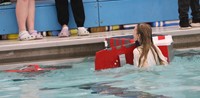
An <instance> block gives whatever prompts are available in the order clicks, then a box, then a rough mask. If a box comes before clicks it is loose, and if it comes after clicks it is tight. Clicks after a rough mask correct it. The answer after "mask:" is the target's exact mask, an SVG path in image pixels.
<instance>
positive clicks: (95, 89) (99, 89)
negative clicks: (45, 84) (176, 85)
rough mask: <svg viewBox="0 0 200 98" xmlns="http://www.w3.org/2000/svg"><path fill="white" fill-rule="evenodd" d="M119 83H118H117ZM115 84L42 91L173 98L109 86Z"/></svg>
mask: <svg viewBox="0 0 200 98" xmlns="http://www.w3.org/2000/svg"><path fill="white" fill-rule="evenodd" d="M115 82H118V81H115ZM110 83H113V82H108V83H107V82H105V83H88V84H83V85H76V86H70V87H69V86H68V87H61V88H41V89H40V90H57V89H62V88H79V89H85V90H92V92H91V94H103V95H115V96H118V97H123V98H171V97H167V96H164V95H155V94H150V93H147V92H143V91H128V88H119V87H112V86H110V85H109V84H110Z"/></svg>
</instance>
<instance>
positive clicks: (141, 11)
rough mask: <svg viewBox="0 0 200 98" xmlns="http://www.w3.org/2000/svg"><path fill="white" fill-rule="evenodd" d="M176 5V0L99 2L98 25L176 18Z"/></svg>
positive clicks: (113, 0) (111, 0) (115, 0)
mask: <svg viewBox="0 0 200 98" xmlns="http://www.w3.org/2000/svg"><path fill="white" fill-rule="evenodd" d="M177 5H178V4H177V1H176V0H110V1H107V2H99V6H100V8H99V15H100V21H101V23H100V26H106V25H115V24H132V23H140V22H153V21H164V20H174V19H178V10H177V9H178V6H177ZM169 6H170V7H169Z"/></svg>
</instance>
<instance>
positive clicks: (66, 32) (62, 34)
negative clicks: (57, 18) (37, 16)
mask: <svg viewBox="0 0 200 98" xmlns="http://www.w3.org/2000/svg"><path fill="white" fill-rule="evenodd" d="M69 36H70V32H69V30H68V27H64V28H62V30H61V32H60V33H59V34H58V37H60V38H62V37H69Z"/></svg>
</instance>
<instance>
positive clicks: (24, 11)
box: [16, 0, 32, 32]
mask: <svg viewBox="0 0 200 98" xmlns="http://www.w3.org/2000/svg"><path fill="white" fill-rule="evenodd" d="M28 1H29V0H17V4H16V17H17V23H18V28H19V32H21V31H26V30H27V29H26V20H27V17H28ZM31 1H32V0H31Z"/></svg>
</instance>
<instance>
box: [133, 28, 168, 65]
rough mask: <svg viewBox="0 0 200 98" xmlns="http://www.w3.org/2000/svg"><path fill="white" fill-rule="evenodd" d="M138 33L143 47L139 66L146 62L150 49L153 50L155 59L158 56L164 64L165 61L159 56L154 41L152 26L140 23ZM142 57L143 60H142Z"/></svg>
mask: <svg viewBox="0 0 200 98" xmlns="http://www.w3.org/2000/svg"><path fill="white" fill-rule="evenodd" d="M137 34H139V36H140V37H139V43H140V45H141V47H142V52H141V56H140V57H139V64H138V66H139V67H143V65H144V62H145V61H146V60H147V55H148V52H149V50H151V51H152V52H153V56H154V59H155V60H156V56H157V57H158V60H159V63H160V64H161V65H164V61H163V60H162V59H161V58H160V57H159V55H158V50H157V49H156V47H155V45H154V44H153V41H152V28H151V26H150V25H148V24H138V25H137ZM142 58H144V59H143V61H142Z"/></svg>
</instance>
